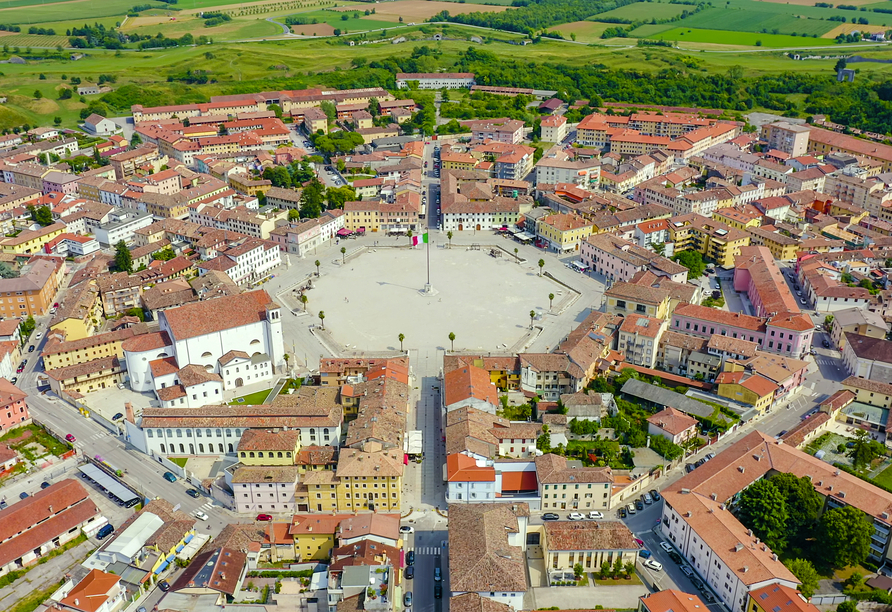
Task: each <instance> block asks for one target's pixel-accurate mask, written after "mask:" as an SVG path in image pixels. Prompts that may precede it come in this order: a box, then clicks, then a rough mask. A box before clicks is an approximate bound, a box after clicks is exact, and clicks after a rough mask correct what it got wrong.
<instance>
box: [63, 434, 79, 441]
mask: <svg viewBox="0 0 892 612" xmlns="http://www.w3.org/2000/svg"><path fill="white" fill-rule="evenodd" d="M65 439H66V440H68V441H69V442H75V441H76V440H77V438H75V437H74V434H67V435H66V436H65Z"/></svg>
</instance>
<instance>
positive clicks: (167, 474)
mask: <svg viewBox="0 0 892 612" xmlns="http://www.w3.org/2000/svg"><path fill="white" fill-rule="evenodd" d="M164 480H166V481H167V482H176V481H177V477H176V474H174V473H173V472H164Z"/></svg>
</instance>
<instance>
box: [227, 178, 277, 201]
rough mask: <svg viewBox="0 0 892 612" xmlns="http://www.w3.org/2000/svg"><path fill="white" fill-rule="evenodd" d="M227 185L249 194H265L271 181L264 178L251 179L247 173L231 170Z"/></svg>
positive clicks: (269, 187)
mask: <svg viewBox="0 0 892 612" xmlns="http://www.w3.org/2000/svg"><path fill="white" fill-rule="evenodd" d="M229 186H230V187H232V188H233V189H235V190H236V191H240V192H242V193H246V194H248V195H250V196H261V195H266V192H267V191H269V190H270V189H272V186H273V184H272V181H268V180H266V179H252V178H251V177H250V176H248V175H247V174H238V173H236V172H233V173H232V174H230V175H229Z"/></svg>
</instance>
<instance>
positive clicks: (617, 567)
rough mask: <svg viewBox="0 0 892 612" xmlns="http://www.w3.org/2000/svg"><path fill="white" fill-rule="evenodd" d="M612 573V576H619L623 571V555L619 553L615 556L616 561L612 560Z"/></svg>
mask: <svg viewBox="0 0 892 612" xmlns="http://www.w3.org/2000/svg"><path fill="white" fill-rule="evenodd" d="M612 573H613V575H614V576H619V575H620V574H622V573H623V557H622V555H619V556H618V557H617V558H616V561H614V562H613V572H612Z"/></svg>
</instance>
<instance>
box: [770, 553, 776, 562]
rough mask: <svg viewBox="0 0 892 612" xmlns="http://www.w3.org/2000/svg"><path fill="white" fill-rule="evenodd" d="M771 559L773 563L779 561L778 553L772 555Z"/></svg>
mask: <svg viewBox="0 0 892 612" xmlns="http://www.w3.org/2000/svg"><path fill="white" fill-rule="evenodd" d="M771 559H772V560H773V561H777V553H774V554H773V555H771Z"/></svg>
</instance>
